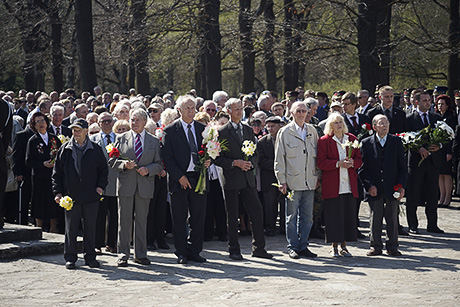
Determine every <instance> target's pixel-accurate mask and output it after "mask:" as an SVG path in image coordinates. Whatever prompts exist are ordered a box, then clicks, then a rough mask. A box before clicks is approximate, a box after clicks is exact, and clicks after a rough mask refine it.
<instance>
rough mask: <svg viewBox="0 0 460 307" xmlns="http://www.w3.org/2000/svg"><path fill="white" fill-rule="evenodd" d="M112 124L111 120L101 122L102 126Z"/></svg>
mask: <svg viewBox="0 0 460 307" xmlns="http://www.w3.org/2000/svg"><path fill="white" fill-rule="evenodd" d="M112 122H113V120H111V119H104V120H103V121H101V123H103V124H111V123H112Z"/></svg>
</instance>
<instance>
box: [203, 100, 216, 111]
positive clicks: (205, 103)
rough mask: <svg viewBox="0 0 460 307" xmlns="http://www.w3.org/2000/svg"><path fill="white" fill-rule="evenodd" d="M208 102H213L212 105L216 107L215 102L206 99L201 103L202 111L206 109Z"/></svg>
mask: <svg viewBox="0 0 460 307" xmlns="http://www.w3.org/2000/svg"><path fill="white" fill-rule="evenodd" d="M210 104H213V105H214V106H215V107H216V108H217V103H215V102H214V101H212V100H206V101H205V102H204V103H203V111H206V108H207V106H209V105H210Z"/></svg>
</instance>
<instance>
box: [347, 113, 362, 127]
mask: <svg viewBox="0 0 460 307" xmlns="http://www.w3.org/2000/svg"><path fill="white" fill-rule="evenodd" d="M345 114H347V118H348V121H349V122H350V123H351V125H352V126H353V124H354V123H353V119H352V117H353V116H354V117H355V120H356V123H357V124H358V126H359V116H358V113H356V111H355V114H353V115H350V114H348V113H345Z"/></svg>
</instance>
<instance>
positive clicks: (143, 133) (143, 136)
mask: <svg viewBox="0 0 460 307" xmlns="http://www.w3.org/2000/svg"><path fill="white" fill-rule="evenodd" d="M131 133H132V135H133V148H135V147H136V137H137V132H134V131H133V130H131ZM139 134H140V136H141V146H142V151H144V143H145V129H144V130H142V132H141V133H139ZM110 137H112V136H110Z"/></svg>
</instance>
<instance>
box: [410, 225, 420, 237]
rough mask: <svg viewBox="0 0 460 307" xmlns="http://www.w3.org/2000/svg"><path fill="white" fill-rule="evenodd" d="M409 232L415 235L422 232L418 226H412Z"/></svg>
mask: <svg viewBox="0 0 460 307" xmlns="http://www.w3.org/2000/svg"><path fill="white" fill-rule="evenodd" d="M409 233H411V234H413V235H418V234H420V232H419V231H418V228H417V227H410V228H409Z"/></svg>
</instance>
